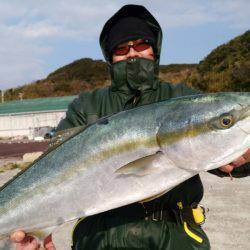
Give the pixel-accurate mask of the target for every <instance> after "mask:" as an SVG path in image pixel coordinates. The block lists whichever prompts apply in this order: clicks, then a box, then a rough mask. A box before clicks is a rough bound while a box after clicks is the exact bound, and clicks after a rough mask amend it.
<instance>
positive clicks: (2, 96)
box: [0, 90, 4, 103]
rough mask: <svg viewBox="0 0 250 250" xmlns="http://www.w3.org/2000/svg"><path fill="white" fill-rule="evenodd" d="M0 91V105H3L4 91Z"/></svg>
mask: <svg viewBox="0 0 250 250" xmlns="http://www.w3.org/2000/svg"><path fill="white" fill-rule="evenodd" d="M0 91H1V103H4V90H0Z"/></svg>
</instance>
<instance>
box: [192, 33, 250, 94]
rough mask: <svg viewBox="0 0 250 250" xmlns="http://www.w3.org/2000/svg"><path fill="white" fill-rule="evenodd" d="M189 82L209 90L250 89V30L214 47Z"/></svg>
mask: <svg viewBox="0 0 250 250" xmlns="http://www.w3.org/2000/svg"><path fill="white" fill-rule="evenodd" d="M189 82H190V83H192V85H193V86H194V87H196V88H199V89H201V90H203V91H207V92H216V91H250V31H247V32H245V33H244V34H243V35H241V36H238V37H236V38H234V39H233V40H231V41H229V42H228V43H226V44H223V45H221V46H219V47H217V48H216V49H214V50H213V51H212V52H211V53H210V54H209V55H208V56H207V57H206V58H205V59H204V60H202V61H201V62H200V63H199V65H198V67H197V73H196V74H195V75H193V77H191V78H190V79H189Z"/></svg>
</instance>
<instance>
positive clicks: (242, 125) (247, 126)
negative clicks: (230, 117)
mask: <svg viewBox="0 0 250 250" xmlns="http://www.w3.org/2000/svg"><path fill="white" fill-rule="evenodd" d="M246 114H247V117H246V118H245V119H243V120H241V121H239V122H238V125H237V126H238V128H239V129H241V130H242V131H243V132H244V133H245V134H247V135H249V134H250V111H247V113H246Z"/></svg>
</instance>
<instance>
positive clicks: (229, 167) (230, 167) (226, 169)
mask: <svg viewBox="0 0 250 250" xmlns="http://www.w3.org/2000/svg"><path fill="white" fill-rule="evenodd" d="M233 169H234V166H233V165H231V164H228V165H225V166H222V167H220V168H219V170H221V171H222V172H225V173H231V172H232V171H233Z"/></svg>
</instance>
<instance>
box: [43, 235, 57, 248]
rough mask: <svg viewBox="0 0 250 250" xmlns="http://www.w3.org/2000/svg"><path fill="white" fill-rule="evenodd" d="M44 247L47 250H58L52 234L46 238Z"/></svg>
mask: <svg viewBox="0 0 250 250" xmlns="http://www.w3.org/2000/svg"><path fill="white" fill-rule="evenodd" d="M44 247H45V249H46V250H56V248H55V246H54V244H53V242H52V235H51V234H50V235H49V236H47V237H46V238H45V240H44Z"/></svg>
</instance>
